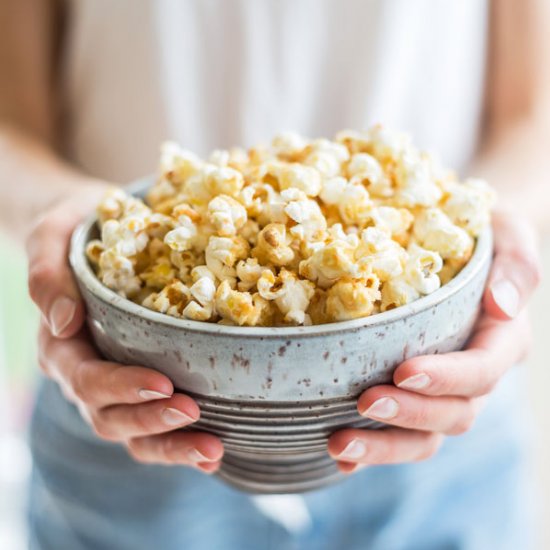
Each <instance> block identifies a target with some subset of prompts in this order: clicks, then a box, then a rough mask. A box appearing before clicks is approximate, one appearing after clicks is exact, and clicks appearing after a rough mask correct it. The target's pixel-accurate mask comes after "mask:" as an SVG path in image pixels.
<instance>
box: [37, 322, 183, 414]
mask: <svg viewBox="0 0 550 550" xmlns="http://www.w3.org/2000/svg"><path fill="white" fill-rule="evenodd" d="M39 363H40V364H41V365H42V366H43V368H44V370H45V371H46V372H47V373H48V374H49V375H50V376H51V377H52V378H53V379H54V380H56V381H57V382H58V383H59V384H60V385H61V387H62V389H63V390H64V393H65V394H66V395H67V396H68V397H69V398H70V399H71V401H73V402H76V401H81V402H83V403H85V404H86V405H88V406H91V407H96V408H99V407H105V406H108V405H116V404H124V403H142V402H144V401H150V400H152V399H163V398H167V397H170V396H171V395H172V393H173V391H174V387H173V385H172V382H171V381H170V379H169V378H168V377H166V376H164V375H163V374H161V373H160V372H157V371H155V370H153V369H147V368H145V367H134V366H126V365H121V364H119V363H112V362H110V361H102V360H101V359H100V358H99V357H98V356H97V353H96V351H95V349H94V348H93V346H92V345H91V344H90V342H89V340H88V338H87V334H86V332H84V331H82V332H81V333H79V334H78V335H77V336H74V337H73V338H70V339H67V340H60V339H58V338H54V337H53V336H52V335H51V334H50V332H49V330H48V328H47V326H46V324H45V323H44V322H42V323H41V326H40V331H39Z"/></svg>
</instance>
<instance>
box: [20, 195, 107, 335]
mask: <svg viewBox="0 0 550 550" xmlns="http://www.w3.org/2000/svg"><path fill="white" fill-rule="evenodd" d="M103 192H104V190H103V189H102V188H100V187H98V188H97V189H95V188H94V189H93V190H90V197H95V198H99V196H100V194H101V193H103ZM90 204H94V202H90V201H83V200H80V201H74V204H73V203H72V202H65V203H64V205H63V207H58V208H57V209H55V210H52V211H50V212H49V213H48V214H47V215H46V216H44V217H43V218H42V219H40V220H39V221H38V222H37V224H36V225H35V226H34V228H33V230H32V231H31V234H30V235H29V237H28V239H27V255H28V260H29V275H28V285H29V294H30V296H31V298H32V300H33V301H34V302H35V303H36V305H37V306H38V307H39V309H40V311H41V312H42V314H43V315H44V317H45V318H46V319H47V321H48V325H49V327H50V330H51V331H52V334H53V335H54V336H57V337H60V338H67V337H69V336H72V335H73V334H75V333H76V332H77V331H78V330H79V328H80V327H81V326H82V323H83V321H84V305H83V303H82V301H81V299H80V293H79V292H78V287H77V286H76V283H75V281H74V278H73V275H72V271H71V269H70V267H69V262H68V252H69V241H70V237H71V233H72V231H73V229H74V228H75V227H76V225H77V224H78V223H79V222H80V221H81V220H82V219H83V217H84V216H85V215H86V214H87V213H88V212H89V211H90Z"/></svg>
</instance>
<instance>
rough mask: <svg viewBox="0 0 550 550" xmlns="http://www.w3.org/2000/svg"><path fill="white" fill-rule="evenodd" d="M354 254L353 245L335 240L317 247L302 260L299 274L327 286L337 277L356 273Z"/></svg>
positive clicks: (324, 286) (335, 280)
mask: <svg viewBox="0 0 550 550" xmlns="http://www.w3.org/2000/svg"><path fill="white" fill-rule="evenodd" d="M354 256H355V248H354V247H353V246H351V245H350V244H349V243H348V242H346V241H343V240H335V241H332V242H329V243H327V244H325V245H324V246H322V247H320V248H318V249H317V250H316V251H315V252H314V253H313V254H312V255H311V256H310V257H309V258H307V259H306V260H302V261H301V262H300V266H299V274H300V275H301V276H302V277H305V278H306V279H309V280H310V281H313V282H315V283H317V285H318V286H319V287H321V288H329V287H330V286H331V285H333V284H334V283H336V282H337V281H338V279H341V278H343V277H354V276H356V275H357V274H358V271H359V270H358V266H357V263H356V261H355V257H354Z"/></svg>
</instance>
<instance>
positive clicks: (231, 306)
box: [216, 281, 269, 326]
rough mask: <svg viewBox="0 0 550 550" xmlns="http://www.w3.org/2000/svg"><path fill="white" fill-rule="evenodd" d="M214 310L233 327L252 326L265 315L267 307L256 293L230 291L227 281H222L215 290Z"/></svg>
mask: <svg viewBox="0 0 550 550" xmlns="http://www.w3.org/2000/svg"><path fill="white" fill-rule="evenodd" d="M216 310H217V311H218V313H219V314H220V315H221V317H222V318H223V319H225V320H227V321H230V322H231V323H234V324H235V325H239V326H242V325H248V326H254V325H257V324H258V323H259V321H260V319H261V317H262V314H266V313H267V311H268V310H269V305H268V303H267V301H266V300H264V299H263V298H262V297H261V296H260V295H259V294H258V293H256V294H253V295H252V294H250V292H240V291H238V290H232V289H231V286H230V285H229V283H228V282H227V281H222V282H221V283H220V286H219V287H218V289H217V290H216Z"/></svg>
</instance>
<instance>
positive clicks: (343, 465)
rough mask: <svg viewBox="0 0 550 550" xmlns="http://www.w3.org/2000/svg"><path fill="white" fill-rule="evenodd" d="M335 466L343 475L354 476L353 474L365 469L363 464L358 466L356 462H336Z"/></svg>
mask: <svg viewBox="0 0 550 550" xmlns="http://www.w3.org/2000/svg"><path fill="white" fill-rule="evenodd" d="M336 466H337V467H338V470H339V471H340V472H342V473H343V474H354V473H355V472H357V471H359V470H362V469H363V468H365V465H364V464H358V463H357V462H344V461H338V462H336Z"/></svg>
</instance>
